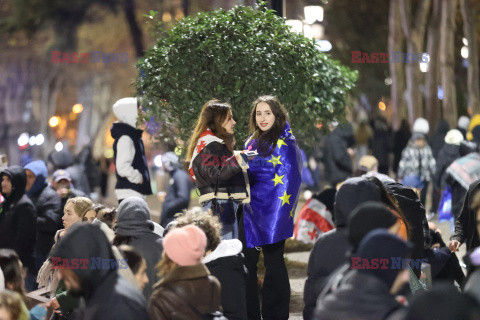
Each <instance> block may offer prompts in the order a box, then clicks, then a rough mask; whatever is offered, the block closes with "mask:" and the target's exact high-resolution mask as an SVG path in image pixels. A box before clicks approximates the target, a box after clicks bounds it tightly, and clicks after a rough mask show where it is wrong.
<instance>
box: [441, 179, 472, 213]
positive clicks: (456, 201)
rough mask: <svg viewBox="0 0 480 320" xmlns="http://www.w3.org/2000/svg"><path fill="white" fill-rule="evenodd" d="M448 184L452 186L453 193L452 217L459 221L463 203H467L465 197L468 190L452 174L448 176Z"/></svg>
mask: <svg viewBox="0 0 480 320" xmlns="http://www.w3.org/2000/svg"><path fill="white" fill-rule="evenodd" d="M445 181H446V183H447V185H448V186H450V189H451V192H452V215H453V217H454V218H455V220H457V218H458V216H459V215H460V213H461V212H462V208H463V202H464V201H465V195H466V194H467V190H466V189H465V188H464V187H463V186H462V185H461V184H460V183H459V182H458V181H457V180H455V179H454V178H453V177H452V176H451V175H450V174H447V176H446V179H445Z"/></svg>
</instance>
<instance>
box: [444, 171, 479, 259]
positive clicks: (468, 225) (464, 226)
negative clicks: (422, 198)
mask: <svg viewBox="0 0 480 320" xmlns="http://www.w3.org/2000/svg"><path fill="white" fill-rule="evenodd" d="M478 190H480V180H477V181H475V182H473V183H472V184H471V185H470V187H469V188H468V191H467V194H466V195H465V201H464V202H463V207H462V211H461V212H460V215H459V216H458V218H457V219H456V220H455V232H454V233H453V235H452V236H451V237H450V240H457V241H459V242H460V243H465V245H466V246H467V251H469V250H471V249H474V248H476V247H478V246H480V238H479V236H478V231H477V224H476V212H475V210H472V209H470V206H471V205H472V200H473V198H474V196H475V194H476V193H477V191H478Z"/></svg>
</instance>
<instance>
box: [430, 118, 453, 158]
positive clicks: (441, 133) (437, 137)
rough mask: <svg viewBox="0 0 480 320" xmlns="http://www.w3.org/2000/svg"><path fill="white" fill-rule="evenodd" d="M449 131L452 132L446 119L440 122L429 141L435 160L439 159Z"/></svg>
mask: <svg viewBox="0 0 480 320" xmlns="http://www.w3.org/2000/svg"><path fill="white" fill-rule="evenodd" d="M448 130H450V125H449V124H448V122H447V121H446V120H445V119H440V120H438V123H437V128H436V130H435V133H434V134H433V136H432V137H431V138H430V140H429V141H428V144H429V145H430V148H432V154H433V157H434V158H435V160H437V159H439V157H438V154H439V152H440V150H441V149H442V147H443V145H445V136H446V135H447V132H448Z"/></svg>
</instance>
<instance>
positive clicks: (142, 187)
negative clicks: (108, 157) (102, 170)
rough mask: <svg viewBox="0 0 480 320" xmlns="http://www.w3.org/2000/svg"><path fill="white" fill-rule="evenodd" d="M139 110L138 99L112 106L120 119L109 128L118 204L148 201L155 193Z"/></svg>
mask: <svg viewBox="0 0 480 320" xmlns="http://www.w3.org/2000/svg"><path fill="white" fill-rule="evenodd" d="M139 108H140V106H139V105H138V103H137V99H136V98H123V99H120V100H118V101H117V102H115V104H114V105H113V113H114V114H115V116H116V117H117V118H118V120H119V121H118V122H115V123H114V124H113V125H112V127H111V129H110V132H111V135H112V137H113V138H114V139H115V142H114V143H113V152H114V156H113V157H114V161H115V174H116V176H117V184H116V185H115V195H116V196H117V199H118V202H119V203H120V202H122V200H123V199H125V198H128V197H139V198H145V196H146V195H150V194H152V188H151V186H150V174H149V171H148V165H147V159H146V157H145V147H144V145H143V141H142V133H143V131H142V130H141V129H137V128H136V124H137V119H138V110H139Z"/></svg>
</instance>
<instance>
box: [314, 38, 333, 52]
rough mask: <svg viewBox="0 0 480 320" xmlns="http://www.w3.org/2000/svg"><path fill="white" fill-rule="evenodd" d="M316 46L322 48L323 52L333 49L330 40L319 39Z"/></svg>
mask: <svg viewBox="0 0 480 320" xmlns="http://www.w3.org/2000/svg"><path fill="white" fill-rule="evenodd" d="M315 46H316V47H317V48H318V50H320V51H322V52H328V51H330V50H332V43H331V42H330V41H328V40H320V41H317V43H316V44H315Z"/></svg>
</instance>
